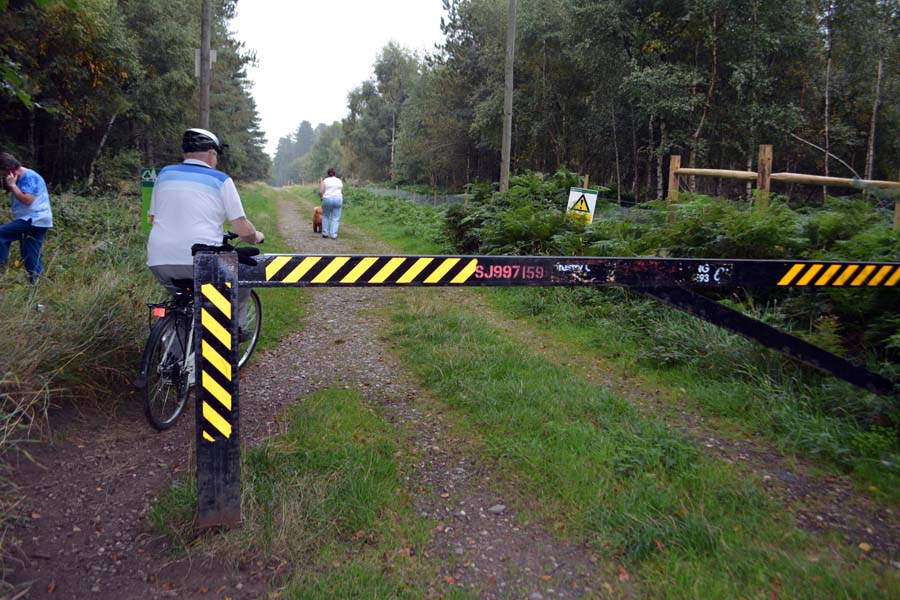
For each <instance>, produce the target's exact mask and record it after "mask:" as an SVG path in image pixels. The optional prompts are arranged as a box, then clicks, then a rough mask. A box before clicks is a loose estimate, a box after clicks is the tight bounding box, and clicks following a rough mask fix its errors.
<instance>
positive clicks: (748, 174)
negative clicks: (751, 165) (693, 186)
mask: <svg viewBox="0 0 900 600" xmlns="http://www.w3.org/2000/svg"><path fill="white" fill-rule="evenodd" d="M675 174H676V175H691V176H695V177H724V178H726V179H742V180H744V181H756V171H733V170H729V169H692V168H686V167H682V168H681V169H676V170H675Z"/></svg>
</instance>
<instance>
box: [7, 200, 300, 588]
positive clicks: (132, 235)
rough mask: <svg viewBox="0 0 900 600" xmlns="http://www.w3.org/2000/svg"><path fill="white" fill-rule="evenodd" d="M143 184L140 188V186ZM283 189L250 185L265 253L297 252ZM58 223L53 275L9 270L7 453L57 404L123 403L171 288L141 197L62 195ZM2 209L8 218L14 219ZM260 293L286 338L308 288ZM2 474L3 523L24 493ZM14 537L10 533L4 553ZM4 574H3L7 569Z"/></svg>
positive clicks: (265, 337) (270, 331)
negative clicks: (159, 270)
mask: <svg viewBox="0 0 900 600" xmlns="http://www.w3.org/2000/svg"><path fill="white" fill-rule="evenodd" d="M136 187H137V186H136V185H135V188H136ZM278 198H279V196H278V195H277V194H276V193H275V192H274V191H273V190H272V189H271V188H269V187H268V186H261V185H258V186H250V187H247V188H243V189H242V199H243V201H244V207H245V210H246V212H247V214H248V216H249V217H250V218H251V220H253V221H254V223H255V224H256V225H257V226H258V227H259V228H260V229H262V230H263V231H265V232H266V234H267V241H266V244H265V246H264V247H263V250H264V251H266V252H279V251H287V250H288V249H287V248H286V247H285V245H284V243H283V241H282V240H281V238H280V236H279V235H278V210H277V200H278ZM52 204H53V213H54V227H53V229H51V230H50V232H49V233H48V235H47V240H46V243H45V244H44V263H45V269H46V273H45V275H44V276H43V277H42V278H41V279H40V280H39V282H38V284H37V285H36V286H31V285H28V282H27V278H26V276H25V273H24V270H23V269H22V268H21V267H20V266H18V265H17V263H18V262H20V260H19V255H18V252H19V251H18V246H17V245H15V246H13V249H12V252H11V254H10V268H9V270H8V271H7V272H6V273H4V274H2V275H0V330H2V331H4V332H6V344H5V346H4V351H3V352H2V353H0V453H7V452H10V451H13V452H14V451H18V450H22V449H24V446H23V444H24V443H25V442H26V441H27V440H29V439H31V438H33V437H34V436H35V434H37V433H40V432H46V431H47V428H48V427H49V423H48V419H47V415H48V411H49V410H50V409H51V407H52V405H59V404H60V403H62V402H81V403H83V402H88V401H90V402H92V403H97V404H109V405H113V404H115V403H116V402H119V401H121V399H122V398H126V399H128V398H131V396H130V395H129V394H120V393H117V391H120V390H122V389H124V387H125V386H127V385H128V384H130V382H131V380H132V379H133V377H134V375H135V374H136V373H137V371H138V369H139V364H138V363H139V361H140V356H141V352H142V350H143V345H144V343H145V341H146V337H147V334H148V329H147V324H148V321H147V308H146V303H148V302H155V301H159V300H161V299H163V298H164V297H165V295H166V292H165V290H164V289H163V288H162V287H161V286H160V285H159V284H158V283H156V280H155V279H154V278H153V276H152V275H151V274H150V271H149V269H148V268H147V266H146V243H147V241H146V240H147V234H146V233H145V232H143V231H142V230H141V229H140V227H139V224H140V221H141V219H142V218H143V217H142V215H141V203H140V197H139V196H138V195H137V194H136V193H135V194H122V195H117V196H99V197H85V196H77V195H74V194H69V193H66V194H61V195H53V197H52ZM10 218H11V217H10V215H9V211H8V209H0V222H3V221H6V220H8V219H10ZM288 291H289V292H291V293H289V294H279V293H278V291H273V290H260V296H261V298H262V300H263V311H264V319H263V322H264V327H263V332H262V337H261V341H260V345H261V347H262V348H265V347H266V346H269V345H274V344H276V343H277V341H278V339H279V337H280V336H283V335H285V334H286V333H288V332H290V331H294V330H296V329H297V328H298V327H299V323H300V319H299V318H298V317H299V316H300V315H302V313H303V310H304V308H303V307H304V302H305V300H304V295H303V294H301V293H297V291H296V290H288ZM4 476H8V473H3V472H0V487H2V489H3V490H4V492H3V493H2V495H0V529H2V526H3V524H4V523H5V522H6V518H7V516H8V513H9V510H10V508H11V506H12V505H13V504H14V503H15V502H16V496H15V494H14V491H13V490H12V487H11V485H10V484H9V481H8V479H6V478H5V477H4ZM4 540H5V536H3V535H0V555H2V554H3V551H4V548H3V545H2V544H3V542H4ZM0 579H2V576H0Z"/></svg>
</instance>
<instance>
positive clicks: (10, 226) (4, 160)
mask: <svg viewBox="0 0 900 600" xmlns="http://www.w3.org/2000/svg"><path fill="white" fill-rule="evenodd" d="M0 176H2V177H3V189H5V190H6V191H8V192H9V193H10V194H11V199H12V216H13V220H12V221H10V222H9V223H6V224H5V225H0V268H5V267H6V263H7V261H8V260H9V246H10V244H12V243H13V242H15V241H18V242H19V249H20V251H21V254H22V260H23V261H24V263H25V270H26V271H27V272H28V278H29V279H30V280H31V283H34V282H35V281H36V280H37V278H38V277H39V276H40V275H41V273H43V272H44V263H43V262H42V261H41V249H42V247H43V246H44V237H45V236H46V235H47V230H48V229H50V228H51V227H53V212H52V211H51V210H50V195H49V194H48V193H47V184H46V183H44V178H43V177H41V176H40V175H38V174H37V172H36V171H33V170H31V169H26V168H25V167H23V166H22V164H21V163H20V162H19V161H18V160H16V158H15V157H14V156H13V155H12V154H9V153H7V152H0Z"/></svg>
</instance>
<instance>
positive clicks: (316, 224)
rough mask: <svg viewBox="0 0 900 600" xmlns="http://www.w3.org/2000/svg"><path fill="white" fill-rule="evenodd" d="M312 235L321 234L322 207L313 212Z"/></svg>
mask: <svg viewBox="0 0 900 600" xmlns="http://www.w3.org/2000/svg"><path fill="white" fill-rule="evenodd" d="M313 233H322V207H321V206H317V207H316V208H315V210H313Z"/></svg>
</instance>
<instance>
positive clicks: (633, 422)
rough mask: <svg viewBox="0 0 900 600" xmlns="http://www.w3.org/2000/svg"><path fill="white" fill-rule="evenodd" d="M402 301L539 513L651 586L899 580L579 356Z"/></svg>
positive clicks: (436, 303)
mask: <svg viewBox="0 0 900 600" xmlns="http://www.w3.org/2000/svg"><path fill="white" fill-rule="evenodd" d="M427 296H428V297H427ZM404 298H406V299H407V302H406V303H405V306H404V307H403V308H402V310H401V311H400V312H399V313H398V315H397V316H396V329H395V330H394V331H393V332H392V339H395V340H397V341H398V342H399V344H400V345H401V347H402V349H403V350H402V357H403V360H404V361H406V363H407V364H409V365H411V367H412V368H413V369H415V371H416V372H417V373H418V375H419V378H420V379H421V381H422V382H423V384H424V385H425V387H427V388H429V389H431V390H433V391H434V393H435V395H436V396H438V397H440V398H442V399H443V401H444V402H446V403H447V404H448V405H449V406H450V407H451V408H452V409H453V410H454V411H455V412H456V413H457V415H458V417H459V420H460V421H461V422H465V423H467V424H468V425H469V426H470V427H471V428H472V430H473V432H474V433H475V434H476V435H478V436H480V437H481V438H482V439H483V440H484V443H485V446H486V448H487V451H488V452H489V453H490V455H491V456H492V457H493V458H494V459H495V460H496V461H497V463H498V464H499V465H500V466H501V467H502V468H503V470H504V472H506V471H508V472H509V473H512V474H515V478H516V479H517V480H518V481H519V482H520V483H521V485H523V486H524V487H525V488H526V490H525V493H526V494H528V495H529V496H533V497H536V498H540V500H541V504H540V506H538V507H537V508H536V510H537V511H538V513H539V514H540V515H541V516H542V517H543V519H545V520H548V521H549V520H551V519H552V520H554V521H562V522H563V523H565V527H566V531H567V532H568V534H569V535H570V536H572V537H574V538H575V539H579V540H581V541H583V542H585V543H588V544H590V545H591V546H593V547H595V548H596V549H597V550H598V551H599V552H601V553H602V555H604V556H607V557H614V558H615V559H616V560H618V561H621V564H622V565H623V568H625V569H627V570H628V571H631V572H632V574H633V575H636V576H637V581H639V582H640V584H639V585H640V586H641V587H642V589H643V590H644V591H645V592H646V593H647V594H649V595H651V596H654V597H655V596H657V595H665V596H667V597H677V598H683V597H741V596H743V597H757V596H768V595H771V594H775V595H782V594H785V595H787V596H789V597H795V598H822V597H836V596H851V597H868V596H878V595H881V594H884V593H886V592H887V591H888V590H890V589H893V586H896V585H898V584H900V577H898V574H897V573H896V572H894V571H893V570H891V569H890V568H887V569H885V568H883V567H882V566H881V565H879V564H878V563H876V562H874V561H868V560H864V559H863V558H862V554H863V552H862V551H860V550H857V549H854V548H847V547H846V546H843V544H835V545H823V544H822V543H821V541H820V540H817V539H814V538H812V537H811V536H809V535H807V534H805V533H803V532H801V531H800V530H798V529H797V528H796V527H795V526H794V524H793V522H792V520H791V518H790V516H788V515H787V514H785V513H783V512H781V511H780V510H779V509H778V507H777V506H775V505H773V504H772V502H771V501H769V500H768V499H767V497H766V495H765V493H764V491H763V486H762V485H761V482H759V481H754V480H751V479H747V478H746V477H745V476H742V475H740V474H738V473H737V472H736V471H734V470H733V469H731V468H730V467H728V466H727V465H725V464H723V463H720V462H718V461H715V460H712V459H710V458H707V457H706V456H705V455H704V454H703V453H702V452H701V451H700V450H699V449H698V448H696V446H695V445H694V444H693V443H692V442H691V441H689V440H685V439H683V438H682V437H681V436H679V435H678V434H676V433H673V432H672V431H670V430H669V429H668V428H667V427H666V424H665V422H663V421H662V420H660V419H657V418H654V417H652V416H649V415H647V414H645V413H644V412H643V411H641V410H639V409H637V408H635V407H634V406H633V405H631V404H630V403H628V402H626V401H624V400H621V399H619V398H617V397H615V396H613V395H611V394H610V393H608V392H607V391H606V390H605V388H603V387H602V386H594V385H591V384H589V383H588V382H586V381H584V380H583V379H582V378H581V377H580V375H579V372H578V367H577V361H572V363H570V366H569V367H566V366H563V365H557V364H553V363H551V362H548V361H547V360H546V359H545V358H544V357H543V356H541V355H540V354H539V353H537V352H536V351H534V350H531V349H529V348H527V347H525V346H523V345H522V344H518V343H513V342H510V341H508V340H506V339H505V338H504V337H503V336H502V335H499V334H498V333H496V332H495V331H494V330H492V327H491V325H490V324H489V323H487V322H484V321H482V320H481V319H479V318H477V317H474V316H473V315H472V314H471V313H470V312H468V311H465V310H464V309H461V308H459V307H458V306H453V305H452V304H451V302H449V301H447V299H446V298H440V297H438V296H436V295H426V294H420V295H409V296H407V297H404Z"/></svg>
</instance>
